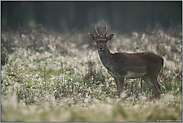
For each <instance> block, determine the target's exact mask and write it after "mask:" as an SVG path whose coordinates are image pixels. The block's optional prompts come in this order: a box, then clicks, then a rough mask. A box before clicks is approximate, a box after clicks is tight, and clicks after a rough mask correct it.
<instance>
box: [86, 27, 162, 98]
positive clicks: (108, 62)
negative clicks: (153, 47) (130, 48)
mask: <svg viewBox="0 0 183 123" xmlns="http://www.w3.org/2000/svg"><path fill="white" fill-rule="evenodd" d="M95 32H96V34H97V35H93V34H91V33H88V35H89V36H90V37H91V39H92V40H94V41H96V44H97V49H98V53H99V56H100V60H101V61H102V63H103V65H104V66H105V67H106V69H107V70H108V73H109V74H110V75H111V76H112V77H113V78H114V79H115V82H116V85H117V92H118V96H119V98H121V93H122V90H123V86H124V81H125V79H135V78H142V79H143V80H144V81H145V82H146V83H147V84H148V86H149V88H150V89H152V90H153V94H154V97H153V98H156V99H160V98H161V87H160V85H159V83H158V81H157V76H158V74H159V73H160V71H161V70H163V64H164V60H163V58H161V57H160V56H158V55H155V54H153V53H150V52H141V53H125V52H122V53H114V54H113V53H111V52H110V51H109V48H108V46H107V41H109V40H111V39H112V38H113V37H114V34H110V35H108V36H106V33H107V25H106V31H105V33H104V34H102V35H100V34H99V33H98V31H97V28H96V25H95ZM161 72H162V71H161Z"/></svg>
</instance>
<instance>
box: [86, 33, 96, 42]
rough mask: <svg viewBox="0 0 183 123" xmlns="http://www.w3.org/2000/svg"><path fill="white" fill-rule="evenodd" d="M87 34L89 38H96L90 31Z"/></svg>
mask: <svg viewBox="0 0 183 123" xmlns="http://www.w3.org/2000/svg"><path fill="white" fill-rule="evenodd" d="M88 35H89V36H90V38H91V39H92V40H94V41H95V39H96V36H95V35H93V34H91V33H88Z"/></svg>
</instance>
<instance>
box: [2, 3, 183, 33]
mask: <svg viewBox="0 0 183 123" xmlns="http://www.w3.org/2000/svg"><path fill="white" fill-rule="evenodd" d="M100 20H104V21H105V22H107V23H108V24H109V25H110V26H112V28H113V29H116V30H119V31H134V30H136V31H139V30H145V29H153V28H155V27H156V26H157V25H161V26H162V27H163V28H168V27H169V26H170V25H172V24H174V25H177V24H182V1H175V2H172V1H168V2H142V1H141V2H125V1H116V2H113V1H106V2H97V1H88V2H86V1H79V2H76V1H56V2H37V1H34V2H30V1H29V2H24V1H20V2H13V1H2V2H1V27H2V29H3V30H6V29H8V28H10V29H17V28H18V27H22V28H35V27H36V26H38V25H40V24H41V25H43V26H47V27H52V28H54V29H56V30H59V31H63V30H65V29H76V30H83V29H86V28H88V27H89V26H90V25H91V24H95V23H97V22H98V21H100Z"/></svg>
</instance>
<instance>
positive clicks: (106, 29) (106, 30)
mask: <svg viewBox="0 0 183 123" xmlns="http://www.w3.org/2000/svg"><path fill="white" fill-rule="evenodd" d="M106 33H107V25H106V26H105V33H104V35H106Z"/></svg>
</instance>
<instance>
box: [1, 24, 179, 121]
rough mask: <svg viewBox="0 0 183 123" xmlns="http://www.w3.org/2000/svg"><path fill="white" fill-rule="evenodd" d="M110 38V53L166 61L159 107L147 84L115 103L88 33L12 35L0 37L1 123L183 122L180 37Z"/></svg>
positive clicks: (156, 33)
mask: <svg viewBox="0 0 183 123" xmlns="http://www.w3.org/2000/svg"><path fill="white" fill-rule="evenodd" d="M110 32H113V33H115V37H114V39H113V40H111V41H109V42H108V44H109V49H110V50H111V52H112V53H114V52H142V51H150V52H153V53H155V54H157V55H160V56H162V57H163V59H164V63H165V64H164V69H163V76H159V77H158V81H159V84H160V86H161V88H162V95H161V100H159V101H149V97H150V96H151V94H152V92H151V90H150V89H149V88H148V86H147V85H146V83H145V82H144V81H142V86H141V84H140V81H141V80H140V79H129V80H126V81H125V85H124V90H123V99H122V101H120V100H119V99H118V96H117V89H116V84H115V81H114V79H113V78H112V77H111V76H110V75H109V74H108V72H107V70H106V69H105V67H104V66H103V65H102V63H101V61H100V59H99V56H98V52H97V49H96V47H95V42H94V41H92V40H91V39H90V37H89V36H88V32H87V31H86V32H76V31H70V32H62V33H58V32H55V31H52V30H47V29H44V28H43V29H42V28H41V29H32V30H28V31H25V30H18V31H16V32H15V31H11V30H9V31H4V32H2V34H1V121H2V122H17V121H18V122H120V121H124V122H175V121H176V122H182V32H181V30H178V29H176V30H173V29H171V28H170V29H169V30H163V29H155V30H153V31H151V32H132V33H131V34H130V35H123V34H120V33H118V32H115V30H111V31H110ZM175 32H176V33H175Z"/></svg>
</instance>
